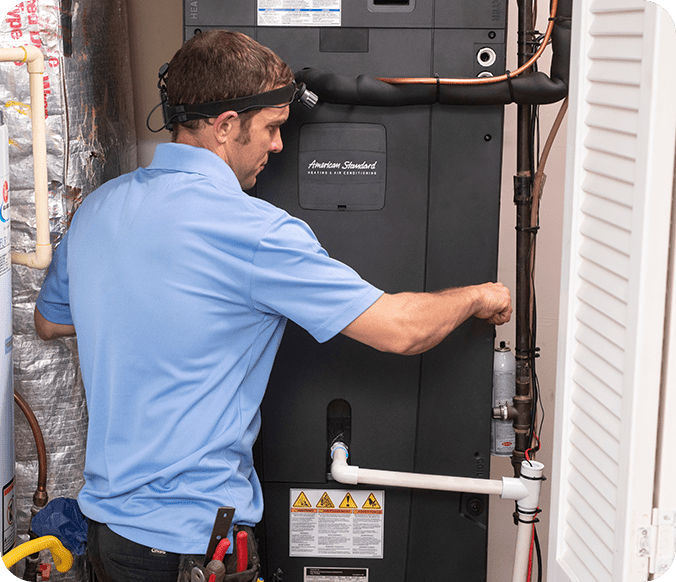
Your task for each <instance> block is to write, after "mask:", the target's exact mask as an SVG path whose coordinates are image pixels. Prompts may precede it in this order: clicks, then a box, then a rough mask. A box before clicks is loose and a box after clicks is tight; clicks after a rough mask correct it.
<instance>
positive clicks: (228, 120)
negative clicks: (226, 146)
mask: <svg viewBox="0 0 676 582" xmlns="http://www.w3.org/2000/svg"><path fill="white" fill-rule="evenodd" d="M238 118H239V115H238V114H237V112H236V111H224V112H223V113H221V114H220V115H219V116H218V117H217V118H216V121H215V122H214V125H213V126H212V127H213V132H214V137H215V138H216V140H217V141H218V142H219V143H224V142H225V140H226V139H227V138H228V135H230V134H232V133H233V132H234V131H235V125H237V121H236V120H237V119H238ZM235 135H236V134H235Z"/></svg>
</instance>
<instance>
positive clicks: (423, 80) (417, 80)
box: [378, 0, 559, 85]
mask: <svg viewBox="0 0 676 582" xmlns="http://www.w3.org/2000/svg"><path fill="white" fill-rule="evenodd" d="M558 4H559V2H558V0H552V9H551V14H550V17H549V23H548V24H547V30H546V31H545V36H544V38H543V40H542V43H541V44H540V48H538V50H537V51H536V52H535V54H533V56H532V57H531V58H530V59H529V60H528V61H527V62H525V63H523V64H522V65H521V66H519V68H518V69H516V70H515V71H513V72H510V73H505V74H503V75H499V76H498V77H478V78H467V79H440V78H436V77H435V78H431V77H378V80H379V81H383V82H384V83H390V84H393V85H489V84H491V83H501V82H502V81H508V80H509V79H511V78H513V77H516V76H518V75H520V74H521V73H523V72H524V71H527V70H528V69H530V68H531V67H532V66H533V64H534V63H535V61H537V60H538V59H539V58H540V56H541V55H542V53H543V52H544V50H545V48H546V47H547V44H549V39H550V37H551V36H552V30H553V29H554V21H555V20H556V11H557V8H558Z"/></svg>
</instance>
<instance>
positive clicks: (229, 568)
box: [223, 525, 261, 582]
mask: <svg viewBox="0 0 676 582" xmlns="http://www.w3.org/2000/svg"><path fill="white" fill-rule="evenodd" d="M239 531H245V532H247V534H248V535H247V553H248V555H249V560H248V561H249V563H248V564H247V569H246V570H244V571H243V572H237V555H236V552H233V553H232V554H228V556H227V557H226V559H225V568H226V572H228V573H227V574H226V575H225V578H224V579H223V582H256V581H257V580H258V577H259V576H260V572H261V559H260V557H259V556H258V543H257V542H256V534H255V533H254V530H253V528H252V527H249V526H247V525H235V527H234V536H235V537H236V536H237V532H239Z"/></svg>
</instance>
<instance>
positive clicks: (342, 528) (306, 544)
mask: <svg viewBox="0 0 676 582" xmlns="http://www.w3.org/2000/svg"><path fill="white" fill-rule="evenodd" d="M384 507H385V492H384V491H345V490H342V489H330V490H321V489H291V495H290V513H291V516H290V519H289V530H290V531H289V534H290V535H289V556H291V557H310V556H316V557H324V558H330V557H343V558H382V557H383V532H384V518H385V511H384ZM321 580H323V581H324V582H329V580H331V582H333V581H332V579H329V580H327V579H326V578H321ZM336 580H342V578H337V579H336ZM360 582H361V579H360Z"/></svg>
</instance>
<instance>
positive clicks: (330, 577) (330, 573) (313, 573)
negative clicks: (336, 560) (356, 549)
mask: <svg viewBox="0 0 676 582" xmlns="http://www.w3.org/2000/svg"><path fill="white" fill-rule="evenodd" d="M368 580H369V571H368V568H307V567H306V568H305V572H304V575H303V582H368Z"/></svg>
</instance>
